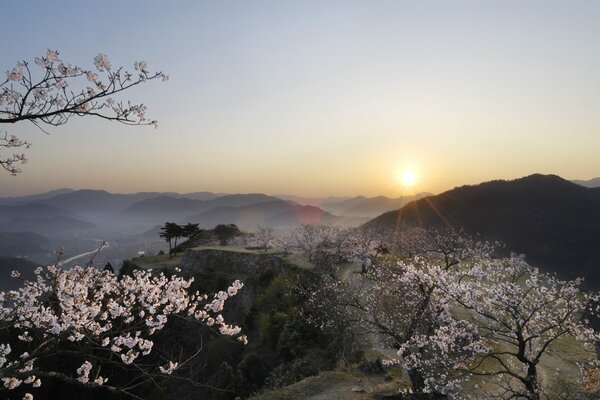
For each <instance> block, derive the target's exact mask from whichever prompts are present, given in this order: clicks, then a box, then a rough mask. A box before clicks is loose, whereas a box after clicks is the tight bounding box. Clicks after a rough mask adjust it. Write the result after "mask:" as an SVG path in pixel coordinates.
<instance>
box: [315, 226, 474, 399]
mask: <svg viewBox="0 0 600 400" xmlns="http://www.w3.org/2000/svg"><path fill="white" fill-rule="evenodd" d="M452 239H453V240H447V241H442V240H441V238H440V235H431V236H427V235H424V234H422V232H420V231H411V232H406V233H403V234H402V235H399V236H398V237H397V239H396V240H397V241H398V242H402V243H400V244H399V243H397V248H399V249H402V251H398V252H397V254H396V255H395V256H389V257H386V258H385V261H383V262H382V261H379V260H374V261H375V265H374V267H373V268H371V269H369V271H367V272H366V273H365V274H354V275H350V277H349V278H347V279H342V280H336V279H334V278H332V277H329V278H331V279H329V278H326V280H325V284H324V285H322V286H321V287H320V288H316V289H315V290H314V292H313V293H312V295H311V304H312V305H313V307H314V308H315V310H316V313H315V314H316V315H317V316H319V315H320V316H321V318H317V320H316V323H317V324H321V325H323V324H325V325H327V324H329V323H334V322H335V320H336V319H344V320H346V321H350V322H352V323H354V325H355V330H356V331H357V332H358V334H361V335H364V336H365V337H366V338H369V341H370V342H375V343H378V342H379V341H381V342H382V343H383V344H385V345H387V346H390V347H393V348H395V349H396V351H397V358H395V359H393V360H389V361H388V362H390V363H397V364H398V365H400V366H402V367H403V368H404V369H405V370H406V371H407V373H408V376H409V378H410V381H411V384H412V390H414V391H417V392H447V391H449V390H451V389H453V388H456V387H457V385H458V384H459V383H460V382H461V381H462V380H464V379H465V378H466V377H467V376H468V374H465V373H463V372H460V370H461V369H462V370H464V369H466V368H467V366H468V365H469V361H470V360H471V358H472V356H473V355H474V354H477V353H478V352H481V351H484V350H485V346H484V345H483V343H481V341H480V340H479V337H478V335H477V326H476V325H474V324H472V323H469V322H467V321H463V320H460V319H457V318H456V317H455V316H454V315H453V313H452V312H451V311H452V310H451V305H452V302H453V297H452V295H451V294H450V293H451V290H453V291H454V290H456V289H455V286H456V283H457V281H459V280H460V277H461V276H462V275H461V274H460V273H458V271H459V270H460V268H461V267H462V266H463V265H464V264H465V263H468V262H469V260H470V259H471V258H473V257H475V256H478V254H479V253H480V252H481V249H478V248H476V246H475V244H473V243H471V242H468V241H459V240H458V237H456V238H452ZM355 250H356V249H355ZM370 251H371V249H364V250H356V254H365V253H369V252H370ZM417 251H418V254H417ZM319 311H320V312H319Z"/></svg>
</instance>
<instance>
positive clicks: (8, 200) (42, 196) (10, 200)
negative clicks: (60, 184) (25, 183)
mask: <svg viewBox="0 0 600 400" xmlns="http://www.w3.org/2000/svg"><path fill="white" fill-rule="evenodd" d="M71 192H74V190H73V189H56V190H52V191H50V192H46V193H39V194H32V195H28V196H18V197H3V198H0V204H25V203H32V202H37V201H39V200H46V199H50V198H52V197H55V196H58V195H61V194H66V193H71Z"/></svg>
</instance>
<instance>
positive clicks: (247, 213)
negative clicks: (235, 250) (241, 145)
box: [183, 200, 342, 230]
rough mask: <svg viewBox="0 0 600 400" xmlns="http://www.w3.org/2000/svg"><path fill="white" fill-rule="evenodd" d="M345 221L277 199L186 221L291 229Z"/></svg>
mask: <svg viewBox="0 0 600 400" xmlns="http://www.w3.org/2000/svg"><path fill="white" fill-rule="evenodd" d="M341 221H342V218H340V217H336V216H334V215H331V214H330V213H327V212H325V211H323V210H322V209H320V208H318V207H314V206H302V205H299V204H295V203H292V202H287V201H283V200H274V201H269V202H262V203H256V204H251V205H246V206H242V207H231V206H220V207H214V208H211V209H209V210H206V211H203V212H201V213H198V214H195V215H190V216H189V217H187V218H185V219H184V221H183V222H193V223H199V224H200V227H201V228H204V229H208V228H214V227H215V226H216V225H218V224H236V225H237V226H238V227H240V228H241V229H245V230H256V227H257V225H261V226H271V227H278V228H291V227H295V226H298V225H301V224H312V223H320V224H330V223H331V224H335V223H339V222H341Z"/></svg>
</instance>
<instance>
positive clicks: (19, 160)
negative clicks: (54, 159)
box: [0, 50, 168, 175]
mask: <svg viewBox="0 0 600 400" xmlns="http://www.w3.org/2000/svg"><path fill="white" fill-rule="evenodd" d="M93 64H94V68H93V69H90V68H82V67H79V66H76V65H71V64H68V63H65V62H64V61H63V60H61V58H60V55H59V53H58V51H56V50H47V51H46V54H45V55H44V56H42V57H36V58H35V66H36V67H37V68H35V69H34V68H32V66H30V63H28V62H27V61H21V62H18V63H17V64H16V65H15V66H14V67H13V68H12V69H10V70H8V71H7V72H6V79H5V80H4V81H2V80H0V124H7V125H8V124H15V123H18V122H26V121H27V122H31V123H32V124H33V125H35V126H36V127H37V128H39V129H41V130H42V131H43V132H45V133H47V131H46V127H47V126H59V125H64V124H66V123H67V122H68V121H69V120H70V119H71V118H72V117H74V116H77V117H87V116H92V117H98V118H102V119H105V120H109V121H117V122H120V123H122V124H126V125H153V126H155V127H156V126H158V123H157V121H155V120H149V119H148V118H147V117H146V106H145V105H144V104H132V103H131V102H129V101H121V100H116V99H115V98H114V96H115V95H118V94H120V93H121V92H124V91H127V90H129V89H131V88H133V87H134V86H137V85H140V84H142V83H145V82H147V81H151V80H156V79H161V80H163V81H166V80H168V76H167V75H166V74H164V73H163V72H160V71H159V72H151V71H150V70H149V69H148V63H146V62H145V61H137V62H135V63H134V64H133V71H127V70H125V69H124V68H123V67H114V66H113V65H112V63H111V62H110V61H109V59H108V57H107V56H106V55H104V54H98V55H97V56H96V57H95V58H94V60H93ZM36 71H37V72H36ZM30 146H31V143H30V142H28V141H26V140H22V139H19V138H18V137H17V136H15V135H12V134H11V135H9V134H8V132H3V133H2V135H1V136H0V147H3V148H4V149H17V148H25V149H26V148H29V147H30ZM26 162H27V158H26V157H25V155H24V154H17V153H15V154H13V155H8V156H6V155H5V156H0V166H2V167H3V168H4V169H5V170H6V171H8V172H9V173H11V174H13V175H17V174H18V173H20V172H21V169H20V168H19V165H22V164H25V163H26Z"/></svg>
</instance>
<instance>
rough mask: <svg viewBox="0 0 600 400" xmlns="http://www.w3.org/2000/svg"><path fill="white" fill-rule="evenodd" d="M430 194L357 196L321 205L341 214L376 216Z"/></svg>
mask: <svg viewBox="0 0 600 400" xmlns="http://www.w3.org/2000/svg"><path fill="white" fill-rule="evenodd" d="M430 195H431V193H419V194H416V195H414V196H402V197H397V198H390V197H385V196H377V197H364V196H357V197H353V198H351V199H345V200H340V201H332V202H326V203H323V205H321V208H322V209H324V210H325V211H328V212H330V213H333V214H336V215H341V216H348V217H350V216H352V217H369V218H374V217H376V216H378V215H381V214H382V213H384V212H386V211H392V210H396V209H398V208H400V207H402V206H404V205H405V204H408V203H410V202H411V201H413V200H418V199H421V198H423V197H426V196H430Z"/></svg>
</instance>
